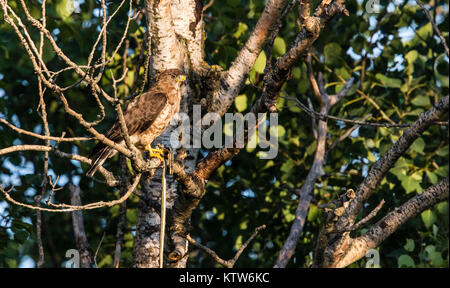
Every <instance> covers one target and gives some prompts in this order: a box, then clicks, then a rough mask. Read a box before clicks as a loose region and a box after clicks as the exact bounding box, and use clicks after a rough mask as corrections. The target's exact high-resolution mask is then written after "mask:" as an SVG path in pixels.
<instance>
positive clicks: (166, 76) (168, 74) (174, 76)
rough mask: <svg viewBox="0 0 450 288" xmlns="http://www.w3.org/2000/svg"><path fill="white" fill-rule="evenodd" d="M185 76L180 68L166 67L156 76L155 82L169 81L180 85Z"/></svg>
mask: <svg viewBox="0 0 450 288" xmlns="http://www.w3.org/2000/svg"><path fill="white" fill-rule="evenodd" d="M186 79H187V77H186V75H185V74H184V72H183V71H181V70H180V69H168V70H165V71H163V72H161V73H159V74H158V75H157V76H156V82H160V81H163V82H169V83H172V84H175V85H180V86H181V85H182V84H183V83H184V81H186Z"/></svg>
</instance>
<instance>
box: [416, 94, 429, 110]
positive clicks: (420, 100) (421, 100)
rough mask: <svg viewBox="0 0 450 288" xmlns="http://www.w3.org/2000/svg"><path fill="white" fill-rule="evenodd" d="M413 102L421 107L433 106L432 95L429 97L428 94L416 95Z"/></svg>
mask: <svg viewBox="0 0 450 288" xmlns="http://www.w3.org/2000/svg"><path fill="white" fill-rule="evenodd" d="M411 103H412V104H413V105H414V106H419V107H430V106H431V102H430V97H428V96H426V95H422V96H417V97H415V98H414V99H412V100H411Z"/></svg>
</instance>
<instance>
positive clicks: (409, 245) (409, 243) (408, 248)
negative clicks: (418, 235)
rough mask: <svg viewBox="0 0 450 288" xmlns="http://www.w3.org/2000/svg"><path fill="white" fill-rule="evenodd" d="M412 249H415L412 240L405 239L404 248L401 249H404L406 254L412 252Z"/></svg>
mask: <svg viewBox="0 0 450 288" xmlns="http://www.w3.org/2000/svg"><path fill="white" fill-rule="evenodd" d="M414 247H415V244H414V240H412V239H406V244H405V246H403V248H405V250H406V251H408V252H412V251H414Z"/></svg>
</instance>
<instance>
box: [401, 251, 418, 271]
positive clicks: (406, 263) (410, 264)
mask: <svg viewBox="0 0 450 288" xmlns="http://www.w3.org/2000/svg"><path fill="white" fill-rule="evenodd" d="M397 265H398V268H414V267H416V264H415V263H414V259H412V258H411V256H409V255H406V254H403V255H401V256H400V257H398V259H397Z"/></svg>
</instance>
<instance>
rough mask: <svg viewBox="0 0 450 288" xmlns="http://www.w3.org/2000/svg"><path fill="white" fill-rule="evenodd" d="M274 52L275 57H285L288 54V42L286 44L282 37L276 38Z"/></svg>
mask: <svg viewBox="0 0 450 288" xmlns="http://www.w3.org/2000/svg"><path fill="white" fill-rule="evenodd" d="M273 51H274V53H275V55H278V56H280V55H283V54H284V53H286V42H284V39H283V38H281V37H277V38H275V41H274V42H273Z"/></svg>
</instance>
